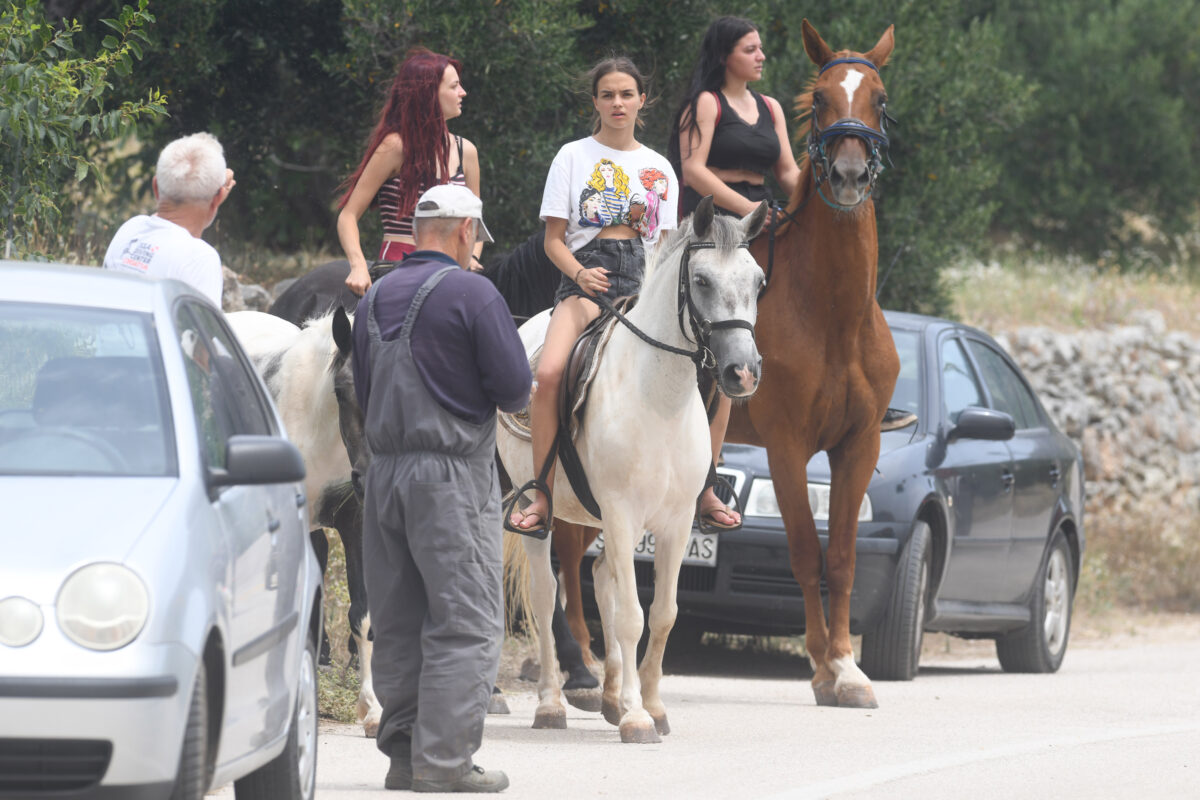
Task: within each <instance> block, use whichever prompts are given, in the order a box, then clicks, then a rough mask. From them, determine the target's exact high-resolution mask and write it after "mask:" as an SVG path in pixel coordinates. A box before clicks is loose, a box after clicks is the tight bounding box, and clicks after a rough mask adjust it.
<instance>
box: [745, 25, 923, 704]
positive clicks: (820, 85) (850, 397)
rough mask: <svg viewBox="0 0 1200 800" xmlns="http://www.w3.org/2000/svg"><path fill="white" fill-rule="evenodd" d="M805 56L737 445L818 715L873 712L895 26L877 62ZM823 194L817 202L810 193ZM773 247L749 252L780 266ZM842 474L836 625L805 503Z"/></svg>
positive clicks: (887, 356) (829, 556)
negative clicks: (860, 614) (778, 568)
mask: <svg viewBox="0 0 1200 800" xmlns="http://www.w3.org/2000/svg"><path fill="white" fill-rule="evenodd" d="M802 31H803V37H804V49H805V51H806V52H807V53H808V57H809V58H810V59H812V61H813V63H814V64H816V65H817V67H818V70H819V72H818V76H817V78H816V79H815V80H814V82H813V84H812V87H811V89H810V90H809V91H807V92H805V93H804V94H802V95H800V97H799V98H797V103H796V105H797V110H799V111H801V113H802V114H804V113H806V112H808V119H807V124H806V125H805V126H804V127H803V128H802V130H801V131H800V135H801V136H802V135H804V133H805V132H807V133H808V158H807V160H806V161H805V163H804V165H803V168H802V173H801V180H800V182H799V185H798V187H797V190H796V192H795V194H794V195H793V196H792V197H791V198H790V199H789V203H788V209H787V210H788V213H789V214H791V215H793V217H792V218H791V219H790V220H789V221H787V222H786V223H785V224H783V225H781V226H780V228H779V229H778V230H777V231H776V234H775V237H774V243H773V244H774V254H773V259H772V260H773V266H772V269H771V270H770V271H769V273H768V274H769V283H768V287H767V291H766V294H765V295H764V296H763V298H762V300H761V302H760V304H759V316H758V323H757V326H756V332H757V336H758V343H759V348H760V352H761V354H762V356H763V378H764V380H763V384H762V388H761V389H760V390H759V391H758V393H757V394H755V395H754V397H753V398H752V399H751V400H750V401H749V402H748V403H746V404H744V405H741V406H739V407H736V408H735V409H734V413H733V417H732V419H731V421H730V425H729V433H728V436H727V441H731V442H744V443H748V444H756V445H761V446H764V447H766V448H767V460H768V463H769V464H770V468H771V477H772V478H773V479H774V483H775V487H776V493H777V495H778V502H779V508H780V510H781V512H782V514H783V522H784V526H785V527H786V529H787V540H788V550H789V554H790V557H791V567H792V574H793V575H794V576H795V578H796V581H797V582H798V583H799V584H800V588H801V591H802V592H803V595H804V599H805V604H804V609H805V626H806V628H805V643H806V646H807V649H808V653H809V657H810V659H811V660H812V664H813V671H814V674H813V680H812V686H813V693H814V694H815V695H816V699H817V703H818V704H819V705H841V706H850V707H855V708H874V707H875V706H876V701H875V693H874V691H873V690H872V688H871V683H870V681H869V680H868V678H867V676H866V675H864V674H863V672H862V671H861V670H860V669H859V668H858V666H857V665H856V664H855V663H854V653H853V651H852V649H851V644H850V590H851V587H852V586H853V584H854V557H855V540H856V537H857V533H858V509H859V506H860V504H861V503H862V499H863V495H864V494H865V493H866V489H867V483H868V482H869V481H870V478H871V474H872V471H873V470H874V468H875V462H876V460H877V458H878V456H879V432H880V425H881V422H882V420H883V418H884V414H885V412H886V411H887V407H888V401H889V400H890V398H891V396H892V389H893V388H894V386H895V383H896V377H897V375H898V374H899V371H900V361H899V358H898V357H897V355H896V347H895V345H894V344H893V342H892V336H891V333H890V331H889V330H888V326H887V323H886V322H884V318H883V312H882V311H881V310H880V308H879V304H878V303H876V301H875V281H876V262H877V257H878V248H877V240H876V231H875V206H874V203H873V202H872V200H871V190H872V189H873V188H874V184H875V177H876V175H877V174H878V171H879V169H880V164H879V161H880V150H881V148H882V147H885V146H886V142H887V139H886V134H884V132H883V122H884V120H885V119H886V118H887V117H886V105H885V104H886V101H887V94H886V92H885V90H884V86H883V82H882V80H880V77H879V69H880V68H881V67H883V65H884V64H885V63H886V62H887V60H888V56H889V55H890V54H891V52H892V46H893V44H894V40H893V33H892V28H891V27H889V28H888V29H887V31H885V32H884V34H883V36H882V37H881V38H880V39H879V42H878V43H877V44H876V45H875V47H874V48H872V49H871V50H870V51H869V52H866V53H852V52H850V51H845V50H843V51H840V52H836V53H835V52H834V51H833V50H831V49H830V47H829V45H827V44H826V43H825V41H824V40H823V39H822V38H821V36H820V34H818V33H817V31H816V29H815V28H813V26H812V25H810V24H809V22H808V20H805V21H804V23H803V27H802ZM814 194H815V195H816V196H817V199H815V200H814V197H813V195H814ZM771 245H772V243H771V242H770V241H769V239H768V237H767V236H760V237H759V238H758V240H756V241H755V243H754V245H753V248H752V253H753V254H754V256H755V258H756V259H757V260H758V262H759V263H760V264H767V263H768V259H770V258H771V255H772V254H771V253H770V252H769V249H770V247H771ZM820 450H824V451H826V452H827V453H828V454H829V464H830V467H831V469H832V481H831V496H830V508H829V544H828V548H827V552H826V555H825V565H824V566H825V570H824V571H825V579H826V583H827V585H828V591H829V624H828V627H827V626H826V620H825V612H824V609H823V608H822V605H821V571H822V557H821V543H820V541H819V539H818V538H817V528H816V525H815V523H814V522H813V515H812V510H811V509H810V508H809V504H808V493H807V492H806V491H805V489H804V487H805V484H806V480H807V477H806V465H807V464H808V461H809V459H810V458H811V457H812V456H813V454H814V453H816V452H817V451H820Z"/></svg>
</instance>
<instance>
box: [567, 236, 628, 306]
mask: <svg viewBox="0 0 1200 800" xmlns="http://www.w3.org/2000/svg"><path fill="white" fill-rule="evenodd" d="M575 260H576V261H578V262H579V265H580V266H581V267H583V268H585V269H595V268H596V267H604V269H606V270H608V283H609V286H608V291H607V292H605V293H604V295H605V297H607V298H608V299H609V300H616V299H617V298H618V297H630V296H632V295H635V294H637V293H638V292H640V291H641V290H642V278H643V276H645V274H646V254H645V251H644V250H643V249H642V240H641V238H640V237H637V236H635V237H634V238H632V239H600V238H595V239H592V240H591V241H590V242H588V243H587V244H585V245H584V246H583V247H581V248H579V249H578V250H576V251H575ZM572 296H576V297H588V294H587V292H585V291H584V290H583V289H581V288H579V284H577V283H576V282H575V281H573V280H571V279H570V278H568V277H567V276H566V275H563V276H562V280H561V281H559V283H558V291H557V292H555V293H554V304H555V305H558V304H559V303H561V302H562V301H563V300H565V299H567V298H568V297H572Z"/></svg>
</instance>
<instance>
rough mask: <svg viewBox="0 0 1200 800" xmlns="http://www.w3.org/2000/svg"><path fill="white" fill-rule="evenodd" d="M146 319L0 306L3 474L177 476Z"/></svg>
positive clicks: (162, 383) (153, 343)
mask: <svg viewBox="0 0 1200 800" xmlns="http://www.w3.org/2000/svg"><path fill="white" fill-rule="evenodd" d="M166 397H167V395H166V380H165V378H164V376H163V370H162V358H161V356H160V354H159V349H158V341H157V338H156V337H155V334H154V327H153V320H152V318H151V317H150V315H149V314H139V313H134V312H129V311H113V310H108V309H94V308H80V307H77V306H54V305H40V304H39V305H29V304H21V303H3V302H0V475H56V476H57V475H113V476H162V475H174V474H176V461H175V447H174V431H173V428H172V427H171V416H170V412H169V410H168V408H169V407H168V404H167V402H166Z"/></svg>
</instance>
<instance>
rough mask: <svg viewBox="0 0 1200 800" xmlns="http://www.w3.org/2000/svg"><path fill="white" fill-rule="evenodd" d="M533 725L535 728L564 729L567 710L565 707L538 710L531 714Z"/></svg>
mask: <svg viewBox="0 0 1200 800" xmlns="http://www.w3.org/2000/svg"><path fill="white" fill-rule="evenodd" d="M533 727H534V729H535V730H542V729H550V730H559V731H561V730H566V728H567V710H566V709H565V708H551V709H546V710H544V711H542V710H539V711H538V712H537V713H536V714H534V715H533Z"/></svg>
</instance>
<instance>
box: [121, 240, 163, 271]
mask: <svg viewBox="0 0 1200 800" xmlns="http://www.w3.org/2000/svg"><path fill="white" fill-rule="evenodd" d="M157 252H158V245H156V244H151V243H150V242H144V241H140V240H138V239H130V240H129V244H127V245H125V249H124V250H122V251H121V264H122V265H124V266H126V267H129V268H131V269H136V270H139V271H141V272H145V271H146V270H148V269H150V261H151V260H153V258H154V254H155V253H157Z"/></svg>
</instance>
